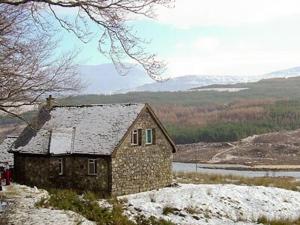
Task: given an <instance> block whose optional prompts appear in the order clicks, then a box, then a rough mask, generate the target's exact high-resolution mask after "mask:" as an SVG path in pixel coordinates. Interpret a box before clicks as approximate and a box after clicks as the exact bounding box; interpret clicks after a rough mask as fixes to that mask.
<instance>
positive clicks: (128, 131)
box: [112, 103, 176, 156]
mask: <svg viewBox="0 0 300 225" xmlns="http://www.w3.org/2000/svg"><path fill="white" fill-rule="evenodd" d="M146 110H147V111H148V112H149V114H150V116H151V117H152V119H153V121H154V122H155V123H156V124H157V126H158V127H159V128H160V129H161V131H162V133H163V135H164V136H165V138H166V139H167V141H168V142H169V143H170V145H171V146H172V149H173V151H172V152H173V153H175V152H176V145H175V143H174V142H173V140H172V139H171V137H170V136H169V134H168V132H167V130H166V129H165V128H164V126H163V125H162V123H161V122H160V120H159V119H158V117H157V116H156V115H155V113H154V111H153V109H152V108H151V107H150V105H149V104H147V103H146V104H145V106H144V107H143V109H142V110H141V112H140V113H139V115H138V116H137V117H136V119H135V120H134V121H133V123H132V124H131V126H130V127H129V128H128V130H127V132H126V133H125V135H124V136H123V137H122V139H121V140H120V142H119V143H118V145H117V146H116V147H115V149H114V151H113V152H112V155H113V156H114V155H115V153H116V151H117V149H118V148H119V146H120V145H121V144H122V143H123V141H124V140H125V138H126V137H127V135H129V134H130V132H131V130H132V128H133V127H134V125H135V123H136V122H137V121H138V120H139V118H140V116H141V115H142V114H143V112H144V111H146Z"/></svg>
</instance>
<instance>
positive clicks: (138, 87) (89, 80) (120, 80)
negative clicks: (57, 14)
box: [79, 64, 300, 94]
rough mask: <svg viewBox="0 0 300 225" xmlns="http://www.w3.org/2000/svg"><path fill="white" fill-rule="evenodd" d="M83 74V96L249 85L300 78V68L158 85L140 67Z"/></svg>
mask: <svg viewBox="0 0 300 225" xmlns="http://www.w3.org/2000/svg"><path fill="white" fill-rule="evenodd" d="M79 70H80V78H81V79H82V81H83V83H85V84H86V86H87V88H86V89H85V90H84V91H83V94H117V93H127V92H144V91H146V92H162V91H186V90H189V89H193V88H196V87H197V88H199V87H204V86H209V85H213V84H220V85H224V84H236V83H247V82H256V81H259V80H262V79H268V78H278V77H294V76H300V67H294V68H290V69H287V70H280V71H275V72H271V73H268V74H263V75H254V76H243V75H185V76H180V77H175V78H170V79H167V80H165V81H162V82H156V81H153V80H152V79H151V78H150V77H149V76H148V75H147V74H146V73H145V72H144V71H143V70H142V69H140V68H139V67H133V68H132V69H131V70H130V71H129V73H128V74H127V75H126V76H122V75H119V74H118V72H117V71H116V69H115V67H114V66H113V65H112V64H100V65H94V66H92V65H82V66H80V67H79Z"/></svg>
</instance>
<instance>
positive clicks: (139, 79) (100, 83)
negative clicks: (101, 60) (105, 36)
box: [79, 64, 153, 94]
mask: <svg viewBox="0 0 300 225" xmlns="http://www.w3.org/2000/svg"><path fill="white" fill-rule="evenodd" d="M79 72H80V79H81V80H82V82H83V83H84V84H85V86H86V89H85V90H83V94H111V93H113V92H115V91H118V90H120V89H124V88H135V87H138V86H140V85H143V84H146V83H151V82H153V80H152V79H151V78H150V77H149V76H148V75H146V74H145V72H144V71H142V70H141V69H139V68H137V67H134V68H132V69H131V70H130V71H129V73H128V74H127V75H126V76H122V75H120V74H118V72H117V71H116V69H115V67H114V66H113V65H112V64H101V65H81V66H79Z"/></svg>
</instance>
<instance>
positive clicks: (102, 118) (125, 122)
mask: <svg viewBox="0 0 300 225" xmlns="http://www.w3.org/2000/svg"><path fill="white" fill-rule="evenodd" d="M144 106H145V105H144V104H107V105H90V106H67V107H54V108H53V109H52V110H51V111H50V119H49V120H48V121H47V122H45V123H44V125H43V126H42V127H41V128H40V130H39V131H38V132H37V133H36V135H35V136H33V137H32V138H31V139H30V140H29V141H28V144H26V145H25V146H19V147H17V148H16V149H15V150H14V151H16V152H20V153H31V154H48V153H49V149H50V150H51V144H54V145H57V147H58V146H59V143H62V142H63V140H67V139H68V140H67V142H68V143H69V141H70V140H69V139H70V132H69V130H70V129H74V134H72V137H71V139H72V140H71V142H72V144H71V150H70V152H69V153H72V154H99V155H110V154H111V153H112V151H113V150H114V148H115V146H116V145H117V144H118V143H119V142H120V140H121V139H122V137H123V136H124V135H125V133H126V132H127V130H128V128H129V127H130V126H131V124H132V123H133V122H134V121H135V119H136V118H137V116H138V114H139V113H140V111H141V110H142V109H143V107H144ZM58 130H59V131H60V132H58V133H56V134H55V132H56V131H58ZM63 130H65V131H68V132H64V131H63ZM53 132H54V133H53ZM52 135H53V137H54V139H55V140H54V141H52V140H51V138H52ZM61 146H62V149H56V148H55V149H54V148H52V151H51V153H52V154H67V153H68V151H67V149H69V147H70V145H69V144H68V146H65V145H61ZM63 149H65V150H63Z"/></svg>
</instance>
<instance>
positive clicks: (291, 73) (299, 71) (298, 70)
mask: <svg viewBox="0 0 300 225" xmlns="http://www.w3.org/2000/svg"><path fill="white" fill-rule="evenodd" d="M297 76H300V66H299V67H293V68H290V69H286V70H279V71H275V72H272V73H268V74H265V75H264V78H275V77H297Z"/></svg>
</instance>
